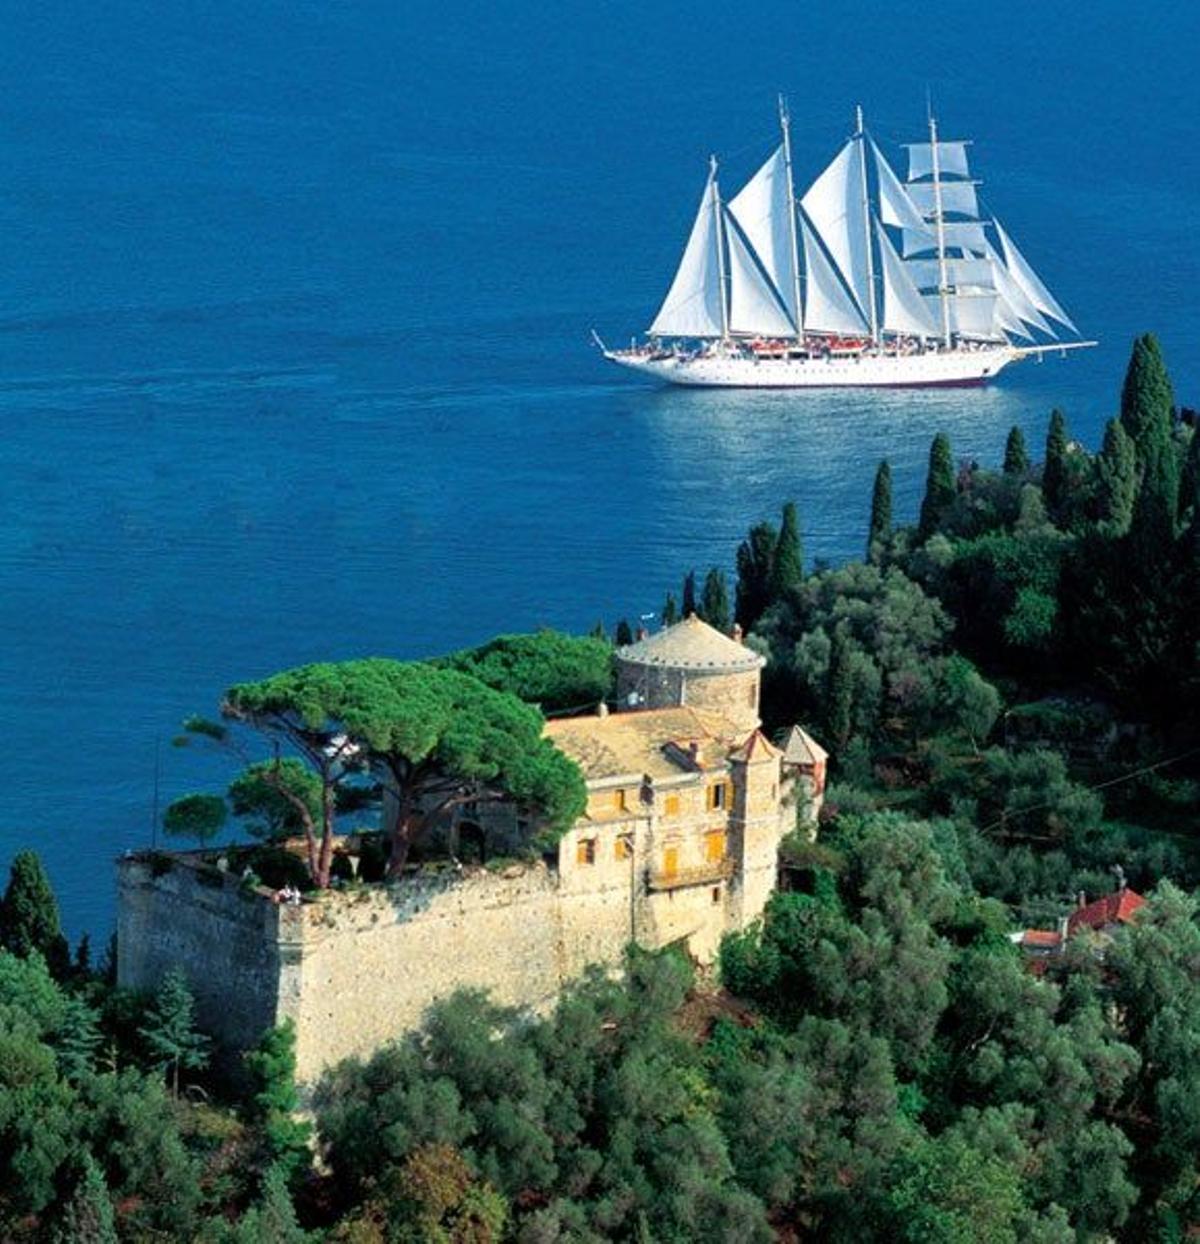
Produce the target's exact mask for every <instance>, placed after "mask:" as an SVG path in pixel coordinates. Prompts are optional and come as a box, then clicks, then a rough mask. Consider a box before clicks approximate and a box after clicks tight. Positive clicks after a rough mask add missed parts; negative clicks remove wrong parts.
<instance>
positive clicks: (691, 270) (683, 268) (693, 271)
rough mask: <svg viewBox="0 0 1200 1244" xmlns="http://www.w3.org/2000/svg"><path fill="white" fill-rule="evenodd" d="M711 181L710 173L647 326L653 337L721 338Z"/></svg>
mask: <svg viewBox="0 0 1200 1244" xmlns="http://www.w3.org/2000/svg"><path fill="white" fill-rule="evenodd" d="M712 182H713V179H712V176H711V175H710V177H709V179H708V181H707V182H706V183H705V186H704V197H703V198H702V199H701V200H700V210H699V211H698V212H697V213H696V222H695V224H693V225H692V232H691V234H690V235H689V237H688V241H687V246H686V247H685V248H684V251H683V258H682V259H681V260H680V262H679V270H678V271H677V272H676V273H675V279H674V280H673V281H672V282H671V288H670V289H669V290H668V291H667V296H666V298H665V299H664V300H663V305H662V306H661V307H660V308H659V312H658V314H657V315H656V316H655V317H654V323H653V324H651V325H650V329H649V331H650V335H651V336H653V337H720V336H721V335H722V334H723V332H724V331H725V325H724V322H723V321H724V316H723V314H722V307H721V300H722V298H723V297H724V294H723V292H722V290H721V260H720V255H719V253H718V250H717V247H718V246H719V245H720V241H719V237H718V234H717V214H716V212H715V211H714V210H713V190H712Z"/></svg>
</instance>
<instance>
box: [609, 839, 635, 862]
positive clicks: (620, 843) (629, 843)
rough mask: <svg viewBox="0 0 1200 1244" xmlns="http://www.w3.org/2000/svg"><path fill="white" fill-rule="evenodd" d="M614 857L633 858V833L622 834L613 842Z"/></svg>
mask: <svg viewBox="0 0 1200 1244" xmlns="http://www.w3.org/2000/svg"><path fill="white" fill-rule="evenodd" d="M613 858H614V859H618V860H629V859H632V858H633V836H632V835H631V834H620V835H619V836H618V837H617V841H616V842H615V843H614V844H613Z"/></svg>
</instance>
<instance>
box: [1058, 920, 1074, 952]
mask: <svg viewBox="0 0 1200 1244" xmlns="http://www.w3.org/2000/svg"><path fill="white" fill-rule="evenodd" d="M1070 927H1071V917H1070V916H1063V917H1061V918H1060V919H1059V922H1058V952H1059V954H1062V952H1063V951H1064V950H1066V948H1067V930H1068V929H1069V928H1070Z"/></svg>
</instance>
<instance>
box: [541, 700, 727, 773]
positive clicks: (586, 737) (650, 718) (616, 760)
mask: <svg viewBox="0 0 1200 1244" xmlns="http://www.w3.org/2000/svg"><path fill="white" fill-rule="evenodd" d="M545 732H546V737H547V738H549V739H551V740H552V741H553V742H554V744H555V746H556V747H558V748H559V750H560V751H563V752H565V753H566V754H567V755H568V756H570V757H571V759H572V760H574V761H575V763H576V764H577V765H578V766H579V767H580V769H582V770H583V776H584V778H585V779H586V780H588V781H600V780H602V779H604V778H613V777H623V776H625V775H628V774H636V775H638V776H640V775H642V774H648V775H649V776H650V777H652V778H666V777H678V776H679V775H680V774H681V773H694V772H696V771H697V767H699V768H701V769H704V768H711V767H713V766H714V765H717V766H720V765H723V764H724V763H725V759H726V757H727V756H728V754H729V748H730V746H731V745H732V741H733V739H734V738H735V737H736V736H737V734H738V733H740V732H739V731H737V730H736V729H735V728H734V727H733V726H732V725H731V724H730V723H729V722H728V721H726V720H725V719H724V718H723V717H720V716H718V715H717V714H715V713H708V712H702V711H701V710H700V709H695V708H651V709H642V710H640V711H637V712H629V713H612V714H610V715H608V716H606V717H598V716H591V717H560V718H558V719H557V720H555V721H548V722H547V723H546V731H545ZM691 742H695V743H698V744H699V766H697V765H696V764H693V763H691V761H690V759H689V758H688V756H687V749H688V745H689V743H691Z"/></svg>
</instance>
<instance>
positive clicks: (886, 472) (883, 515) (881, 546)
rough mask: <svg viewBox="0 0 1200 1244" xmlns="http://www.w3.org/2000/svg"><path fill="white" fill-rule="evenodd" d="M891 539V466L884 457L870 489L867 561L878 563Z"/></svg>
mask: <svg viewBox="0 0 1200 1244" xmlns="http://www.w3.org/2000/svg"><path fill="white" fill-rule="evenodd" d="M891 539H892V468H891V465H890V464H889V463H888V461H887V459H886V458H885V459H884V460H883V461H882V462H881V463H880V464H879V467H878V469H877V470H876V471H875V487H874V488H873V489H872V490H871V526H870V529H869V531H868V533H867V561H868V562H870V563H871V564H872V565H878V564H879V563H880V562H881V561H883V558H884V555H885V554H886V553H887V549H888V545H889V543H890V542H891Z"/></svg>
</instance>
